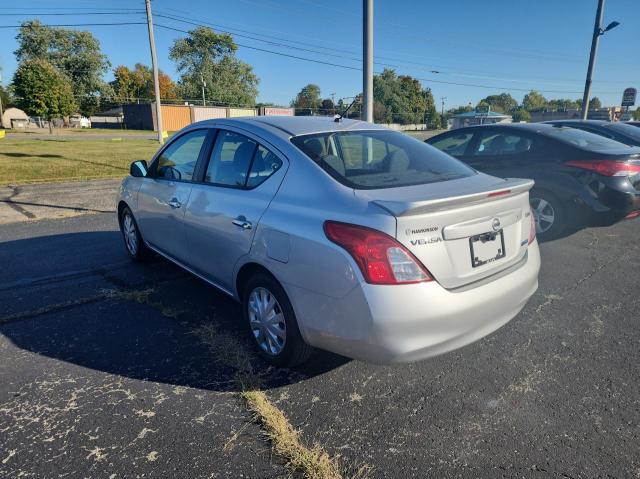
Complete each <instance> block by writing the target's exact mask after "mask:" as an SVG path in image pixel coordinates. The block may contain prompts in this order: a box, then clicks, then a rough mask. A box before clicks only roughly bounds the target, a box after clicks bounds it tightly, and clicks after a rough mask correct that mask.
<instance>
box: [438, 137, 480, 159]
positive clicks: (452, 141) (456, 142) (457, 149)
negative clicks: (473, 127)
mask: <svg viewBox="0 0 640 479" xmlns="http://www.w3.org/2000/svg"><path fill="white" fill-rule="evenodd" d="M471 138H473V133H458V134H451V135H447V136H446V137H445V138H442V139H440V140H436V141H434V142H432V143H430V145H431V146H435V147H436V148H437V149H438V150H442V151H444V152H445V153H448V154H450V155H452V156H462V155H464V152H465V151H466V149H467V146H469V142H470V141H471Z"/></svg>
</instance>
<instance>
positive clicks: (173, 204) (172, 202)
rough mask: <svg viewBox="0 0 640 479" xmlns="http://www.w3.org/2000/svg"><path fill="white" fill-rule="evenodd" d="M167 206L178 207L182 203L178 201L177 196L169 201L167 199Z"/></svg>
mask: <svg viewBox="0 0 640 479" xmlns="http://www.w3.org/2000/svg"><path fill="white" fill-rule="evenodd" d="M169 206H171V207H172V208H180V207H181V206H182V203H180V202H179V201H178V199H177V198H173V199H172V200H171V201H169Z"/></svg>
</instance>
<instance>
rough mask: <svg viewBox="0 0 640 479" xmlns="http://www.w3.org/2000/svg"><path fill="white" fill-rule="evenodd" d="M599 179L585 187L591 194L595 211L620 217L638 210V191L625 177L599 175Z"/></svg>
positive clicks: (639, 199)
mask: <svg viewBox="0 0 640 479" xmlns="http://www.w3.org/2000/svg"><path fill="white" fill-rule="evenodd" d="M599 178H600V181H598V182H594V183H595V184H594V185H590V186H588V187H587V189H588V191H589V193H590V194H591V195H593V197H594V198H593V201H594V203H595V205H591V206H592V209H593V210H594V211H595V212H598V213H603V214H604V215H605V216H609V217H610V218H611V219H613V220H616V219H621V218H624V217H625V216H627V215H628V214H629V213H631V212H633V211H638V210H640V191H639V190H637V189H636V188H635V187H634V186H632V184H631V183H630V181H629V180H628V179H627V178H616V177H609V178H605V177H599Z"/></svg>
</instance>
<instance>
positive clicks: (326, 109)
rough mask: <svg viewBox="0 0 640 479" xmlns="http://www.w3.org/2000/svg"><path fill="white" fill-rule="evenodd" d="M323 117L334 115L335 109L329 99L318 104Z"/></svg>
mask: <svg viewBox="0 0 640 479" xmlns="http://www.w3.org/2000/svg"><path fill="white" fill-rule="evenodd" d="M320 107H321V109H322V114H323V115H335V111H336V107H335V105H334V104H333V101H332V100H331V98H325V99H324V100H322V103H321V104H320Z"/></svg>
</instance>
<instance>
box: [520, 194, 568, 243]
mask: <svg viewBox="0 0 640 479" xmlns="http://www.w3.org/2000/svg"><path fill="white" fill-rule="evenodd" d="M529 204H530V205H531V210H532V211H533V216H534V218H535V220H536V236H537V237H538V238H539V239H541V240H549V239H554V238H557V237H559V236H560V235H561V234H562V233H563V232H564V231H565V230H566V229H567V227H568V226H569V225H568V218H567V214H566V210H565V208H564V206H563V205H562V203H561V202H560V200H558V198H557V197H556V196H555V195H554V194H553V193H550V192H548V191H546V190H535V189H534V190H532V191H531V193H530V194H529Z"/></svg>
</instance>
